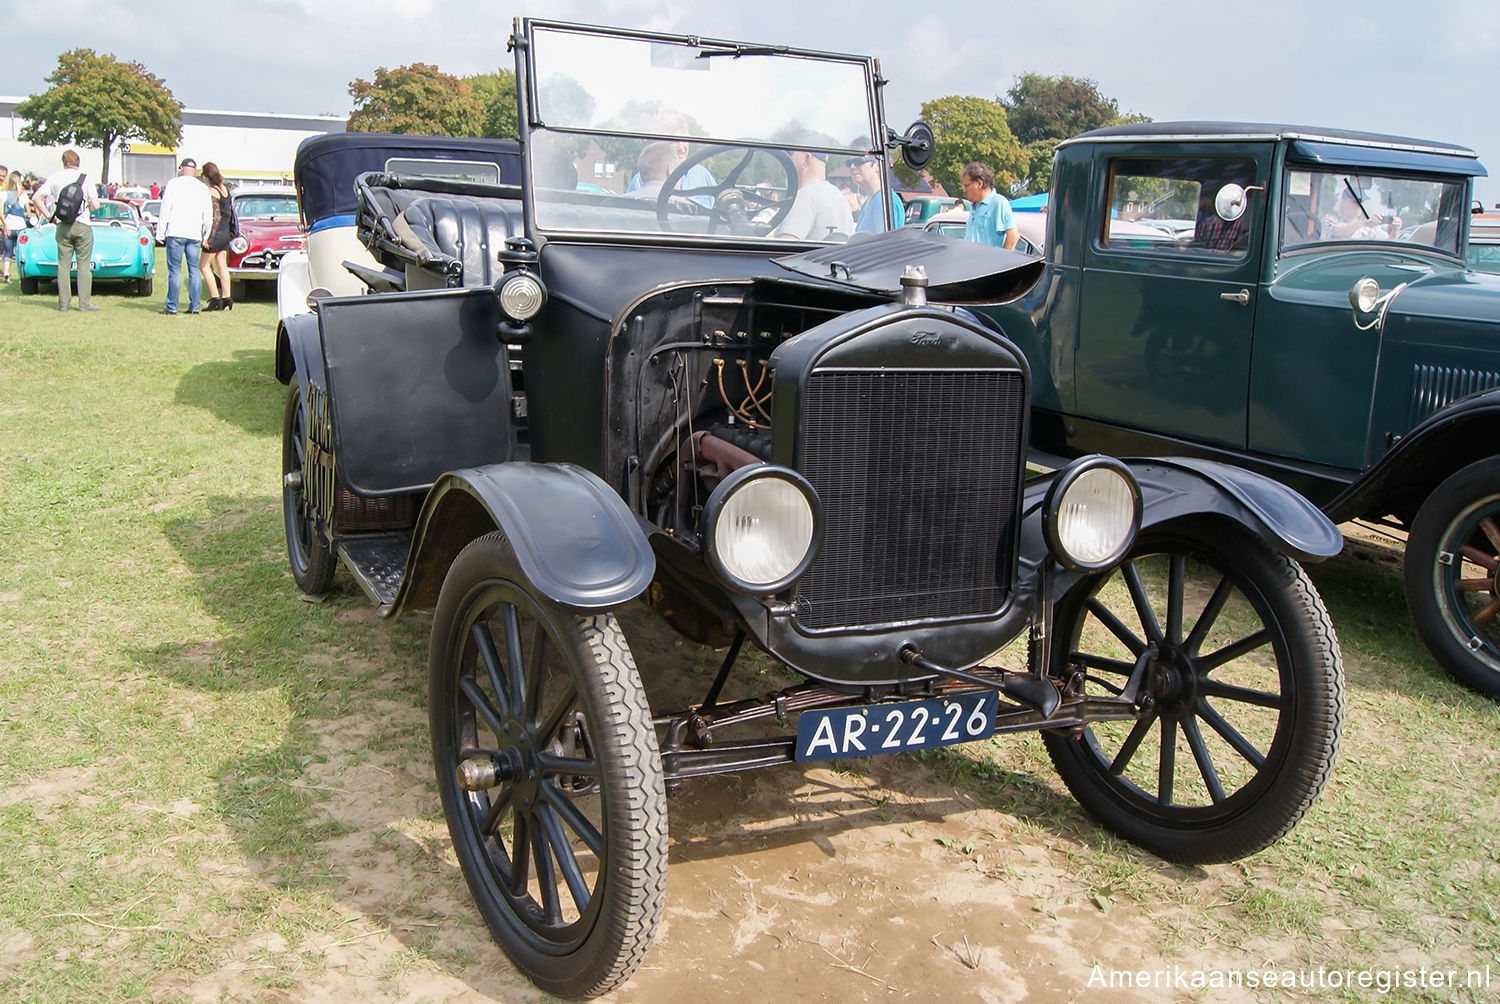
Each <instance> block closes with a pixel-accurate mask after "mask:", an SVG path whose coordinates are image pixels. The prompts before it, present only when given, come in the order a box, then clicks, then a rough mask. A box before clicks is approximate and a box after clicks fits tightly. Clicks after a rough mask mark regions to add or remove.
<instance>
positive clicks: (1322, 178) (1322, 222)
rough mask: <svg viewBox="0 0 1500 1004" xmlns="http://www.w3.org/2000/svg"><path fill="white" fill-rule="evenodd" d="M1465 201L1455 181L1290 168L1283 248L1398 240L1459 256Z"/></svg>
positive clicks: (1466, 209)
mask: <svg viewBox="0 0 1500 1004" xmlns="http://www.w3.org/2000/svg"><path fill="white" fill-rule="evenodd" d="M1465 196H1466V191H1465V185H1464V183H1463V182H1462V181H1461V180H1459V179H1453V178H1413V177H1400V176H1391V175H1380V174H1368V173H1351V172H1349V171H1348V170H1347V169H1345V168H1334V169H1329V170H1308V169H1303V168H1288V169H1287V174H1286V197H1285V204H1284V206H1283V210H1282V227H1281V246H1282V248H1283V249H1286V248H1295V247H1301V246H1303V245H1308V244H1330V243H1368V242H1384V241H1394V242H1398V243H1404V244H1420V245H1422V246H1424V247H1430V248H1436V249H1437V250H1439V251H1444V252H1447V253H1448V254H1451V255H1456V254H1458V253H1459V247H1458V241H1459V232H1460V230H1461V229H1462V221H1463V218H1464V215H1465V213H1466V212H1467V211H1468V202H1467V200H1466V198H1465Z"/></svg>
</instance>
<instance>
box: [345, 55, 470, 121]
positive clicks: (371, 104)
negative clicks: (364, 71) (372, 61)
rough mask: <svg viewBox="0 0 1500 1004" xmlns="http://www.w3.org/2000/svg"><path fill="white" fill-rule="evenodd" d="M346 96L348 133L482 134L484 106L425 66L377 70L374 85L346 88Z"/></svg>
mask: <svg viewBox="0 0 1500 1004" xmlns="http://www.w3.org/2000/svg"><path fill="white" fill-rule="evenodd" d="M349 96H350V97H352V98H353V99H354V111H353V112H351V113H350V115H349V131H350V132H393V133H411V134H419V135H427V136H478V135H480V132H481V130H482V129H483V128H484V120H485V109H484V106H483V105H482V104H481V103H480V100H479V98H477V97H475V96H474V92H473V91H472V90H471V89H470V88H469V86H468V85H467V84H465V83H464V82H463V81H461V80H459V79H458V78H457V77H455V76H451V75H449V74H447V73H444V72H442V71H441V70H439V69H438V68H437V67H436V66H433V65H431V64H429V63H412V64H411V65H410V66H398V67H396V68H395V69H394V70H388V69H386V68H385V67H384V66H381V67H377V68H376V70H375V79H374V80H373V81H369V80H364V79H361V78H359V77H356V78H355V79H354V80H353V82H351V83H350V84H349Z"/></svg>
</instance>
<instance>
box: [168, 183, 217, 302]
mask: <svg viewBox="0 0 1500 1004" xmlns="http://www.w3.org/2000/svg"><path fill="white" fill-rule="evenodd" d="M213 220H214V203H213V198H212V197H211V196H210V195H209V192H208V186H207V185H205V184H204V183H203V182H201V181H199V180H198V162H197V161H196V160H194V159H193V158H191V157H184V158H183V159H182V163H181V164H178V165H177V177H175V178H173V179H172V180H171V181H169V182H167V187H166V190H165V191H163V192H162V193H161V214H160V215H159V216H158V217H157V218H156V239H157V240H159V241H161V242H162V243H163V244H165V245H166V246H167V302H166V304H165V305H164V306H163V307H162V309H161V310H160V311H158V313H162V314H171V315H174V316H175V315H176V313H177V298H178V294H179V293H180V292H181V290H182V283H181V281H180V278H181V274H182V259H183V258H184V257H186V258H187V266H188V313H189V314H196V313H198V300H199V297H200V295H201V294H202V292H203V276H202V275H201V274H199V272H198V260H199V257H200V256H201V255H202V252H203V241H204V239H205V238H207V237H208V230H209V227H211V226H212V225H213Z"/></svg>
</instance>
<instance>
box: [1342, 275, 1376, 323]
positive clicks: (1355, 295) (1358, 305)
mask: <svg viewBox="0 0 1500 1004" xmlns="http://www.w3.org/2000/svg"><path fill="white" fill-rule="evenodd" d="M1349 304H1350V306H1352V307H1353V308H1354V309H1355V310H1357V311H1359V312H1360V313H1361V314H1368V313H1369V312H1370V311H1372V310H1374V309H1375V308H1376V307H1378V306H1379V305H1380V283H1378V282H1376V281H1375V280H1374V279H1371V278H1370V277H1369V276H1366V277H1365V278H1363V279H1361V280H1359V281H1358V282H1356V283H1355V284H1354V285H1353V286H1352V287H1351V288H1350V290H1349Z"/></svg>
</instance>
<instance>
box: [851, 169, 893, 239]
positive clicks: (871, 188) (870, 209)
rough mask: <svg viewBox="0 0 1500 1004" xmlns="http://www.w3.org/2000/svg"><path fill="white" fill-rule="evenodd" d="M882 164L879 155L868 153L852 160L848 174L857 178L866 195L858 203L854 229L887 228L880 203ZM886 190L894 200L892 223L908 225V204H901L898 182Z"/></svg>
mask: <svg viewBox="0 0 1500 1004" xmlns="http://www.w3.org/2000/svg"><path fill="white" fill-rule="evenodd" d="M880 168H881V164H880V158H879V157H872V156H869V155H866V156H863V157H855V158H854V159H853V160H851V161H849V177H851V178H853V179H854V184H855V186H856V187H858V189H859V194H860V195H862V196H863V197H864V202H863V203H861V205H860V207H859V215H858V216H856V217H855V218H854V231H855V233H861V234H879V233H884V232H885V211H884V210H883V209H882V208H881V203H880V188H881V186H880ZM887 192H888V193H889V196H888V197H889V200H890V203H891V226H893V227H895V228H896V229H897V230H900V229H901V228H902V227H903V226H905V225H906V208H905V207H904V206H902V205H901V197H900V196H898V195H897V194H896V186H894V185H891V186H889V187H888V188H887Z"/></svg>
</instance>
